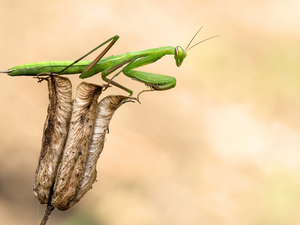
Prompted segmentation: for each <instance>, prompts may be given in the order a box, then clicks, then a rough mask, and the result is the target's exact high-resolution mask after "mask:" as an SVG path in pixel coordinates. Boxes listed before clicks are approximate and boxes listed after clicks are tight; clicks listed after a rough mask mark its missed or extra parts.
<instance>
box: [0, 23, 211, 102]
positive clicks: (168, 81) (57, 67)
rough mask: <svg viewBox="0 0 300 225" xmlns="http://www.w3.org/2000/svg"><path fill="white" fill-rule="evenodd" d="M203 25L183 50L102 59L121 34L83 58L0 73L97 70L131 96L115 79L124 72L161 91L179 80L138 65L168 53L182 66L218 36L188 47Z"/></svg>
mask: <svg viewBox="0 0 300 225" xmlns="http://www.w3.org/2000/svg"><path fill="white" fill-rule="evenodd" d="M201 29H202V27H201V28H200V29H199V30H198V31H197V32H196V34H195V35H194V37H193V38H192V40H191V41H190V42H189V44H188V46H187V47H186V49H185V50H184V49H183V48H182V47H180V46H177V47H171V46H167V47H160V48H151V49H146V50H141V51H134V52H127V53H125V54H121V55H116V56H109V57H106V58H103V56H104V55H105V54H106V53H107V52H108V51H109V49H110V48H111V47H112V46H113V45H114V44H115V43H116V42H117V40H118V39H119V36H118V35H115V36H113V37H112V38H109V39H108V40H106V41H105V42H103V43H101V44H100V45H98V46H97V47H96V48H94V49H93V50H91V51H90V52H88V53H87V54H85V55H84V56H82V57H80V58H79V59H77V60H76V61H74V62H73V61H47V62H35V63H28V64H23V65H19V66H15V67H13V68H11V69H8V70H6V71H0V72H1V73H7V74H8V75H10V76H37V77H39V76H43V75H51V74H57V75H62V74H78V73H81V74H80V76H79V77H80V78H82V79H85V78H88V77H91V76H94V75H95V74H97V73H100V72H101V76H102V79H103V80H104V81H106V82H107V83H108V85H110V84H111V85H114V86H117V87H119V88H121V89H123V90H124V91H126V92H128V93H129V96H132V94H133V91H132V90H130V89H128V88H126V87H124V86H123V85H121V84H119V83H117V82H115V81H114V80H113V78H115V77H116V76H118V75H119V74H120V73H121V72H122V73H123V74H125V75H126V76H128V77H130V78H132V79H134V80H137V81H139V82H142V83H144V84H145V85H146V86H148V87H150V90H143V91H141V92H140V93H139V94H138V96H137V99H138V97H139V95H140V94H141V93H142V92H146V91H153V90H156V91H162V90H169V89H171V88H173V87H175V85H176V79H175V78H174V77H172V76H168V75H163V74H156V73H149V72H143V71H138V70H135V69H136V68H138V67H142V66H145V65H147V64H151V63H154V62H156V61H157V60H159V59H161V58H162V57H163V56H165V55H174V58H175V62H176V65H177V66H178V67H179V66H181V64H182V62H183V60H184V59H185V57H186V56H187V51H188V50H190V49H191V48H193V47H194V46H196V45H198V44H200V43H202V42H204V41H206V40H209V39H211V38H214V37H217V36H213V37H210V38H207V39H204V40H202V41H200V42H198V43H196V44H194V45H193V46H191V47H189V46H190V44H191V43H192V41H193V40H194V38H195V37H196V36H197V34H198V33H199V31H200V30H201ZM107 43H109V44H108V46H107V47H106V48H105V49H104V50H103V51H102V52H101V53H100V54H99V55H98V56H97V57H96V58H95V59H94V60H89V61H82V59H83V58H85V57H86V56H88V55H89V54H91V53H92V52H94V51H96V50H97V49H98V48H100V47H102V46H103V45H105V44H107ZM121 67H123V68H122V69H121V70H120V71H119V72H117V73H116V74H115V75H114V76H113V77H112V78H111V79H109V78H107V76H108V75H110V74H111V73H113V72H114V71H116V70H117V69H119V68H121Z"/></svg>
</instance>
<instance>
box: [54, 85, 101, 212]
mask: <svg viewBox="0 0 300 225" xmlns="http://www.w3.org/2000/svg"><path fill="white" fill-rule="evenodd" d="M101 92H102V87H101V86H97V85H94V84H88V83H85V82H83V83H81V84H80V85H79V86H78V87H77V94H76V98H75V100H74V101H73V112H72V117H71V122H70V128H69V133H68V137H67V141H66V145H65V149H64V152H63V156H62V161H61V164H60V166H59V169H58V173H57V176H56V180H55V184H54V188H53V195H52V198H51V205H52V206H54V207H55V208H58V209H60V210H67V209H69V208H70V207H71V206H70V203H71V202H72V201H73V199H74V197H75V196H76V195H77V192H78V189H79V183H80V180H81V178H82V176H83V174H84V170H85V165H86V161H87V158H88V147H89V145H90V143H91V140H92V135H93V128H94V123H95V117H96V109H97V99H98V97H99V95H100V94H101Z"/></svg>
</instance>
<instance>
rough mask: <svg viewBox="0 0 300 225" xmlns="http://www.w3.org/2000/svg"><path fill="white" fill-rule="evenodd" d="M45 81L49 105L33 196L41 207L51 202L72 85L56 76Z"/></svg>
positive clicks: (64, 133)
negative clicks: (46, 82)
mask: <svg viewBox="0 0 300 225" xmlns="http://www.w3.org/2000/svg"><path fill="white" fill-rule="evenodd" d="M45 79H46V80H47V81H48V89H49V101H50V103H49V106H48V114H47V118H46V121H45V125H44V131H43V139H42V149H41V153H40V157H39V162H38V166H37V169H36V172H35V176H34V184H33V193H34V195H35V196H36V197H37V199H38V201H39V202H40V203H41V204H46V203H48V201H49V199H50V196H51V194H52V187H53V183H54V180H55V177H56V173H57V168H58V165H59V163H60V161H61V158H62V153H63V149H64V146H65V142H66V137H67V133H68V129H69V121H70V118H71V112H72V85H71V82H70V81H69V79H67V78H64V77H60V76H55V75H53V76H50V77H48V78H45Z"/></svg>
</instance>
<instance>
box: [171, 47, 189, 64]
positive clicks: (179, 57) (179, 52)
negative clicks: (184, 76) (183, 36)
mask: <svg viewBox="0 0 300 225" xmlns="http://www.w3.org/2000/svg"><path fill="white" fill-rule="evenodd" d="M185 57H186V51H185V50H184V49H183V48H181V47H180V46H177V47H176V48H175V53H174V58H175V61H176V66H178V67H179V66H181V63H182V62H183V60H184V58H185Z"/></svg>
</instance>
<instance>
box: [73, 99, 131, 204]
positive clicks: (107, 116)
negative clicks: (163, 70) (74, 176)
mask: <svg viewBox="0 0 300 225" xmlns="http://www.w3.org/2000/svg"><path fill="white" fill-rule="evenodd" d="M126 99H128V97H126V96H122V95H110V96H107V97H105V98H104V99H102V100H101V101H100V102H99V103H98V108H97V112H96V121H95V125H94V132H93V137H92V142H91V144H90V146H89V151H88V158H87V161H86V164H85V171H84V174H83V176H82V177H81V179H80V184H79V188H78V193H77V195H76V197H75V198H74V200H73V202H72V203H70V206H72V205H75V204H76V203H77V202H79V200H80V199H81V198H82V197H83V196H84V195H85V194H86V193H87V192H88V190H90V189H91V188H92V185H93V183H94V182H95V180H96V177H97V171H96V167H97V161H98V159H99V156H100V154H101V152H102V150H103V147H104V140H105V135H106V133H107V131H108V126H109V122H110V120H111V118H112V116H113V114H114V112H115V111H116V110H117V109H118V107H119V106H120V105H121V104H122V103H123V102H124V101H125V100H126Z"/></svg>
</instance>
